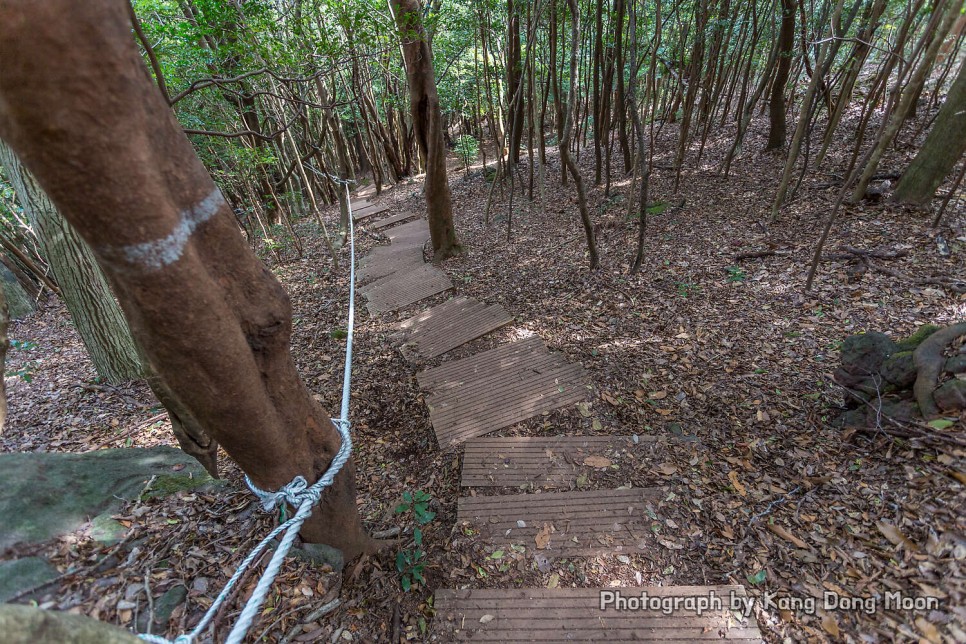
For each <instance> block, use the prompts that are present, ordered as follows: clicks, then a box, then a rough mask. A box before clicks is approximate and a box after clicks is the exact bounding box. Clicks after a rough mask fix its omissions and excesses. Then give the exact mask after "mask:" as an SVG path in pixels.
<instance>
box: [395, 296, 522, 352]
mask: <svg viewBox="0 0 966 644" xmlns="http://www.w3.org/2000/svg"><path fill="white" fill-rule="evenodd" d="M512 321H513V316H512V315H510V314H509V313H507V312H506V310H505V309H504V308H503V307H502V306H499V305H492V306H487V305H485V304H483V303H482V302H479V301H477V300H472V299H468V298H465V297H456V298H453V299H451V300H448V301H447V302H444V303H442V304H440V305H438V306H434V307H433V308H431V309H427V310H425V311H422V312H421V313H419V314H417V315H415V316H413V317H411V318H409V319H408V320H405V321H403V322H402V323H400V324H399V329H400V335H399V336H398V340H399V341H401V342H403V343H404V344H405V348H406V351H404V355H407V356H411V357H421V358H425V359H430V358H435V357H437V356H441V355H443V354H444V353H446V352H447V351H451V350H452V349H455V348H456V347H458V346H461V345H463V344H466V343H467V342H470V341H471V340H475V339H476V338H479V337H481V336H483V335H486V334H487V333H490V332H491V331H495V330H496V329H498V328H500V327H501V326H504V325H506V324H509V323H510V322H512Z"/></svg>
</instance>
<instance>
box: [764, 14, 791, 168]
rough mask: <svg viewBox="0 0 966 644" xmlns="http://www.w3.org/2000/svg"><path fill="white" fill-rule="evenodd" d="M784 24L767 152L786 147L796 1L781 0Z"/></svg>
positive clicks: (779, 45)
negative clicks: (786, 94) (786, 101)
mask: <svg viewBox="0 0 966 644" xmlns="http://www.w3.org/2000/svg"><path fill="white" fill-rule="evenodd" d="M781 7H782V22H781V29H780V30H779V32H778V59H777V63H776V64H777V70H776V72H775V80H774V82H773V84H772V86H771V100H770V101H769V102H768V121H769V130H768V144H767V145H766V146H765V149H766V150H777V149H780V148H781V147H782V146H784V145H785V130H786V125H785V85H787V84H788V72H789V70H790V69H791V66H792V50H793V49H794V47H795V0H781Z"/></svg>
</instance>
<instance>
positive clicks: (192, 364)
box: [0, 0, 373, 560]
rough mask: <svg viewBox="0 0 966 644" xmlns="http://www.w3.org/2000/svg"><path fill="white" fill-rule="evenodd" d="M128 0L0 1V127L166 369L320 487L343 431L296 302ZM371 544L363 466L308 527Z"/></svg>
mask: <svg viewBox="0 0 966 644" xmlns="http://www.w3.org/2000/svg"><path fill="white" fill-rule="evenodd" d="M130 29H131V28H130V23H129V21H128V13H127V2H126V1H125V0H91V1H90V2H85V3H80V4H78V3H74V2H71V1H70V0H49V1H47V2H41V3H38V2H32V1H31V0H10V1H8V2H5V3H4V4H3V5H0V41H2V42H16V43H18V46H17V47H16V48H10V49H9V50H5V51H4V55H3V57H2V58H0V136H2V137H3V138H4V139H5V140H7V141H8V142H9V143H10V145H11V147H12V148H13V149H14V151H15V152H16V153H17V154H18V155H19V156H20V158H21V159H22V160H23V162H24V164H25V165H26V166H27V167H29V168H30V169H31V171H32V172H33V173H34V174H35V175H36V176H37V179H38V181H39V182H40V184H41V185H42V186H43V187H44V189H45V190H46V192H47V194H48V195H50V197H51V199H52V201H53V202H54V204H55V205H56V206H57V208H58V209H59V210H60V212H61V213H62V214H63V215H64V217H65V218H66V219H67V220H68V221H69V222H70V223H71V224H72V225H73V226H74V228H75V229H76V230H77V232H79V233H80V235H81V236H82V237H83V238H84V239H85V240H86V241H87V242H88V244H89V245H90V247H91V248H92V249H94V252H95V254H96V255H97V257H98V259H99V260H100V262H101V265H102V266H103V268H104V270H105V273H107V275H108V278H109V279H110V280H111V282H112V285H113V286H114V291H115V293H116V294H117V297H118V300H119V301H120V303H121V307H122V308H123V309H124V311H125V313H126V315H127V318H128V320H130V322H131V330H132V331H133V333H134V336H135V338H136V340H137V341H138V343H139V344H140V345H141V346H142V347H143V349H144V352H145V354H146V355H147V357H148V358H149V359H150V361H151V364H152V366H153V367H154V369H155V371H156V372H157V374H158V376H159V377H160V378H161V379H162V380H163V382H164V383H165V385H166V386H167V387H168V389H169V390H170V391H171V393H172V394H173V395H174V396H176V397H177V399H178V401H179V402H180V403H181V404H183V405H184V406H185V408H186V409H189V410H190V411H191V413H192V415H193V416H194V417H195V418H196V419H197V420H198V422H199V423H200V425H201V426H202V427H203V428H204V429H205V431H206V433H207V434H208V435H210V436H211V437H212V438H214V439H215V440H217V441H218V442H219V443H221V444H222V445H223V446H224V448H225V450H226V451H227V452H228V454H229V455H231V456H232V457H233V458H234V459H235V460H236V461H237V462H238V464H239V465H240V466H241V468H242V470H243V471H245V472H246V473H247V474H248V475H249V476H250V477H251V479H252V481H253V482H254V483H255V485H257V486H258V487H260V488H262V489H267V490H274V489H278V488H280V487H282V486H283V485H286V484H288V483H289V482H291V481H292V479H293V478H294V477H295V476H297V475H301V476H304V477H305V478H306V479H307V480H308V481H310V482H314V481H316V480H318V479H319V477H320V476H321V475H322V473H323V472H325V471H326V470H327V469H328V467H329V463H330V462H331V460H332V458H333V456H334V455H335V453H336V452H337V450H338V448H339V446H340V443H341V439H340V436H339V433H338V431H337V430H336V428H335V426H334V425H333V423H332V422H331V421H330V420H329V417H328V414H326V413H325V411H324V410H323V409H322V408H321V406H319V404H318V403H317V402H315V400H314V399H313V398H312V396H311V395H310V394H309V392H308V390H307V389H306V388H305V385H304V384H303V383H302V382H301V380H300V379H299V376H298V372H297V371H296V368H295V362H294V361H293V359H292V355H291V353H290V351H289V340H290V338H291V333H292V310H291V304H290V302H289V299H288V296H287V295H286V294H285V291H284V290H283V289H282V287H281V285H280V284H279V283H278V281H277V280H276V279H275V278H274V276H273V275H272V274H271V272H270V271H268V270H267V269H266V268H265V266H264V265H262V263H261V262H259V261H258V259H257V258H256V257H255V255H254V254H253V253H252V252H251V251H250V250H249V249H248V246H247V245H246V243H245V240H244V239H243V238H242V236H241V234H240V233H239V231H238V226H237V225H236V224H235V220H234V216H233V214H232V212H231V210H230V208H229V206H228V204H227V203H226V202H225V200H224V198H223V197H222V196H221V193H220V192H219V190H218V189H217V188H216V187H215V185H214V183H213V182H212V180H211V178H210V177H209V176H208V173H207V172H206V171H205V168H204V166H203V165H202V164H201V161H200V160H199V159H198V157H197V156H196V155H195V152H194V150H193V149H192V147H191V143H190V142H189V141H188V139H187V138H186V137H185V136H184V134H183V132H182V130H181V126H180V125H179V124H178V121H177V120H176V119H175V117H174V115H173V114H172V113H171V110H170V109H169V108H168V105H167V103H166V102H165V101H164V99H163V97H162V96H161V94H160V92H159V91H158V89H157V87H156V86H155V85H154V84H153V83H152V82H151V79H150V76H149V75H148V74H147V71H146V69H145V67H144V63H143V62H142V60H141V57H140V56H139V54H138V51H137V49H136V47H135V45H134V41H133V39H132V38H131V33H130ZM302 536H303V538H304V539H305V540H306V541H310V542H323V543H327V544H329V545H331V546H334V547H336V548H339V549H341V550H342V551H343V555H344V557H345V558H346V560H348V559H351V558H352V557H354V556H355V555H357V554H359V553H361V552H363V551H368V550H371V549H372V546H373V542H372V541H371V540H370V539H369V538H368V536H367V535H366V534H365V532H364V531H363V529H362V524H361V521H360V520H359V514H358V510H357V508H356V503H355V482H354V467H353V465H352V462H351V460H350V461H349V462H348V463H347V464H346V465H345V467H344V468H343V469H342V470H341V471H340V473H339V475H338V476H337V477H336V479H335V482H334V484H333V485H332V487H330V488H328V489H327V490H326V491H325V494H324V495H323V496H322V500H321V502H320V504H319V506H318V507H317V508H316V510H315V512H314V513H313V515H312V516H311V517H310V518H309V520H308V521H307V522H306V523H305V525H304V526H303V528H302Z"/></svg>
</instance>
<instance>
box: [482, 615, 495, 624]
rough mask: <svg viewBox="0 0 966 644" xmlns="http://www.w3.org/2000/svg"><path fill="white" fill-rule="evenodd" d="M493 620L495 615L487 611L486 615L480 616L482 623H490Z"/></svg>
mask: <svg viewBox="0 0 966 644" xmlns="http://www.w3.org/2000/svg"><path fill="white" fill-rule="evenodd" d="M493 620H494V617H493V615H490V614H489V613H487V614H486V615H484V616H483V617H481V618H480V624H489V623H490V622H492V621H493Z"/></svg>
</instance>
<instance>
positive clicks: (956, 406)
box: [932, 378, 966, 411]
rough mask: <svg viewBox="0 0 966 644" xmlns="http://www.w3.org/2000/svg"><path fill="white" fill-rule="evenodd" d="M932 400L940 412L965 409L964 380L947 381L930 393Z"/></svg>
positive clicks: (965, 387)
mask: <svg viewBox="0 0 966 644" xmlns="http://www.w3.org/2000/svg"><path fill="white" fill-rule="evenodd" d="M932 399H933V400H935V401H936V405H937V406H938V407H939V409H941V410H942V411H960V410H962V409H966V380H960V379H959V378H954V379H953V380H947V381H946V382H944V383H943V384H942V385H940V386H939V388H938V389H936V391H934V392H932Z"/></svg>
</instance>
